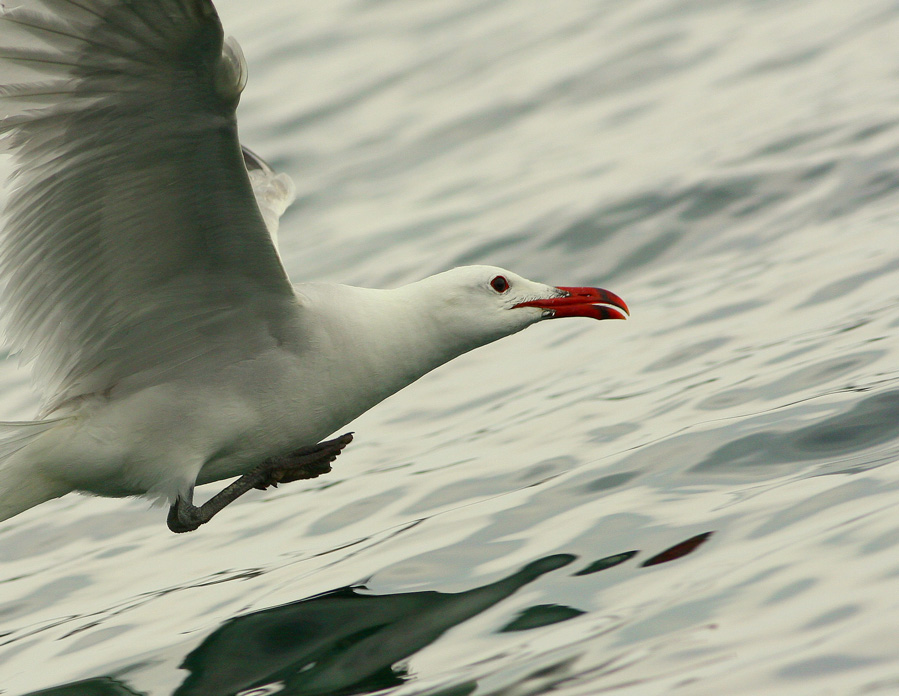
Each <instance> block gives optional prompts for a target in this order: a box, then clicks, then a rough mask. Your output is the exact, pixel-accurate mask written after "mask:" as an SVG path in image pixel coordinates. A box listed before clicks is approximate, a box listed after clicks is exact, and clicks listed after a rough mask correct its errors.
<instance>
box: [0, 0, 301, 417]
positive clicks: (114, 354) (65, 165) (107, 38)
mask: <svg viewBox="0 0 899 696" xmlns="http://www.w3.org/2000/svg"><path fill="white" fill-rule="evenodd" d="M19 4H20V5H22V7H19V8H17V9H13V10H0V75H2V76H3V77H2V78H0V82H2V84H0V117H2V121H0V151H3V150H6V151H7V152H10V153H12V154H13V156H14V162H15V171H14V174H13V177H12V179H11V190H10V194H9V199H8V202H7V206H6V211H5V213H6V215H5V224H4V228H3V233H2V238H0V282H2V290H0V302H2V312H3V314H4V319H5V329H6V334H7V339H8V341H9V342H10V343H12V345H13V347H14V348H15V349H17V350H19V351H20V352H21V355H22V357H23V358H24V359H25V360H26V361H30V362H32V364H33V370H34V374H35V378H36V380H37V382H38V384H39V385H40V386H41V387H42V388H43V389H44V390H45V411H50V410H53V409H54V408H56V407H58V406H59V405H60V404H62V403H65V402H67V401H69V400H70V399H74V398H77V397H79V396H82V395H85V394H89V393H94V392H102V391H106V390H109V389H111V388H113V387H116V386H117V385H120V384H121V383H123V382H128V381H129V380H131V381H132V382H134V381H135V380H137V381H139V380H141V379H143V380H144V381H147V380H149V381H151V382H152V380H154V379H155V380H158V379H160V378H161V375H162V374H164V373H166V372H167V371H171V370H173V369H177V366H181V365H184V364H187V363H190V362H192V361H193V362H194V363H195V364H196V361H197V360H198V359H199V358H205V359H206V363H210V360H211V362H213V363H214V362H215V360H214V357H215V356H219V357H221V359H235V358H237V359H239V358H240V356H241V355H242V354H243V353H248V354H252V353H253V351H258V350H261V349H264V347H265V346H266V345H269V344H275V343H278V342H280V341H281V340H282V338H283V336H281V333H283V332H284V331H287V330H289V328H288V327H289V326H292V316H293V314H292V307H293V302H294V295H293V291H292V289H291V287H290V283H289V281H288V279H287V276H286V274H285V273H284V270H283V268H282V266H281V263H280V260H279V258H278V255H277V251H276V249H275V246H274V243H273V240H272V236H270V234H269V232H268V230H267V229H266V220H263V215H262V213H261V212H260V209H259V206H258V205H257V202H256V199H255V198H254V191H253V187H252V185H251V182H250V177H249V175H248V172H247V169H246V167H245V164H244V159H243V155H242V153H241V148H240V145H239V142H238V137H237V126H236V119H235V109H236V106H237V102H238V99H239V96H240V92H241V90H242V89H243V86H244V84H245V83H246V67H245V61H244V59H243V56H242V54H241V52H240V49H239V47H238V46H237V45H236V43H233V42H231V41H230V40H229V41H228V42H227V43H226V42H224V41H223V34H222V29H221V25H220V23H219V20H218V17H217V15H216V14H215V10H214V8H213V7H212V4H211V3H210V2H209V1H208V0H21V1H20V2H19ZM48 13H52V14H48ZM272 176H274V175H273V174H272ZM269 179H271V177H269ZM288 181H289V180H288ZM257 188H258V186H257ZM282 199H283V200H286V196H282ZM282 199H279V201H278V202H279V203H280V201H281V200H282ZM288 202H289V201H288ZM275 208H276V209H277V205H276V206H275ZM282 210H283V208H280V209H277V213H278V214H280V212H281V211H282ZM269 217H271V215H270V212H269V211H266V218H269ZM276 221H277V216H275V222H276ZM269 224H271V223H270V222H269ZM238 337H239V340H237V339H238ZM229 339H230V340H229ZM210 364H211V363H210Z"/></svg>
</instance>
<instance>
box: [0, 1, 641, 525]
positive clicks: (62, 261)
mask: <svg viewBox="0 0 899 696" xmlns="http://www.w3.org/2000/svg"><path fill="white" fill-rule="evenodd" d="M10 5H14V6H13V7H9V6H10ZM246 75H247V72H246V63H245V61H244V58H243V55H242V53H241V51H240V48H239V46H238V45H237V43H235V42H234V41H233V40H231V39H227V40H224V37H223V33H222V27H221V24H220V22H219V19H218V16H217V14H216V11H215V9H214V7H213V5H212V3H211V2H210V0H7V3H6V5H5V6H3V7H2V9H0V118H2V121H0V152H6V153H8V154H11V155H12V161H13V163H14V174H13V177H12V179H11V184H10V187H9V195H8V202H7V205H6V209H5V219H4V227H3V232H2V238H0V280H2V290H0V313H2V315H3V318H4V321H5V331H6V339H7V342H8V343H9V344H10V345H11V346H12V347H13V348H14V349H15V350H16V351H19V352H20V354H21V356H22V358H23V359H24V361H26V362H28V363H30V364H31V366H32V370H33V374H34V378H35V381H36V383H37V385H38V387H39V388H40V389H41V391H42V394H43V401H42V407H41V410H40V413H39V414H38V420H35V421H28V422H17V423H3V424H0V520H2V519H7V518H9V517H12V516H13V515H16V514H18V513H20V512H22V511H24V510H27V509H29V508H31V507H33V506H35V505H38V504H40V503H42V502H44V501H47V500H50V499H52V498H56V497H59V496H62V495H65V494H67V493H69V492H72V491H80V492H82V493H89V494H94V495H101V496H112V497H122V496H147V497H150V498H153V499H157V500H161V501H164V502H166V503H168V504H169V505H170V510H169V515H168V526H169V528H170V529H171V530H172V531H175V532H185V531H191V530H194V529H196V528H197V527H199V526H200V525H201V524H203V523H205V522H207V521H209V519H210V518H211V517H212V516H213V515H214V514H216V513H217V512H219V511H220V510H221V509H222V508H224V507H225V506H226V505H227V504H228V503H229V502H231V501H232V500H234V499H235V498H237V497H238V496H239V495H241V494H242V493H244V492H246V491H247V490H249V489H250V488H265V487H266V486H271V485H276V484H277V483H278V482H287V481H294V480H297V479H303V478H312V477H315V476H318V475H320V474H323V473H326V472H328V471H330V463H331V462H332V461H333V460H334V459H335V457H336V456H337V455H338V454H339V452H340V451H341V450H342V449H343V448H344V447H345V446H346V445H347V443H349V441H350V440H351V435H350V434H347V435H344V436H341V437H338V438H336V439H333V440H330V441H326V442H322V441H321V440H322V439H323V438H325V437H327V436H328V435H329V434H331V433H333V432H334V431H335V430H337V429H339V428H341V427H343V426H344V425H345V424H347V423H349V422H350V421H351V420H353V419H354V418H356V416H358V415H360V414H361V413H363V412H364V411H366V410H368V409H369V408H371V407H372V406H374V405H375V404H377V403H378V402H379V401H381V400H383V399H384V398H386V397H388V396H390V395H391V394H393V393H394V392H396V391H398V390H399V389H402V388H403V387H405V386H406V385H408V384H410V383H411V382H414V381H415V380H416V379H418V378H419V377H421V376H422V375H424V374H425V373H427V372H429V371H430V370H433V369H434V368H435V367H438V366H439V365H442V364H443V363H445V362H447V361H448V360H452V359H453V358H455V357H456V356H458V355H461V354H462V353H465V352H466V351H469V350H472V349H473V348H477V347H478V346H482V345H485V344H487V343H490V342H491V341H495V340H496V339H498V338H502V337H503V336H508V335H509V334H513V333H515V332H516V331H520V330H521V329H524V328H525V327H527V326H529V325H531V324H533V323H535V322H538V321H540V320H542V319H550V318H554V317H556V318H557V317H592V318H594V319H623V318H624V314H625V313H627V311H628V310H627V306H626V305H625V303H624V301H622V300H621V299H620V298H619V297H618V296H617V295H615V294H613V293H611V292H608V291H606V290H601V289H598V288H570V287H551V286H548V285H543V284H541V283H536V282H532V281H530V280H526V279H524V278H522V277H520V276H518V275H515V274H514V273H511V272H509V271H505V270H502V269H500V268H493V267H488V266H470V267H464V268H456V269H453V270H451V271H447V272H445V273H440V274H438V275H435V276H432V277H430V278H425V279H424V280H421V281H418V282H416V283H412V284H410V285H406V286H404V287H400V288H395V289H389V290H373V289H367V288H356V287H349V286H346V285H334V284H326V283H301V284H298V285H291V283H290V281H289V279H288V277H287V274H286V273H285V271H284V267H283V266H282V264H281V260H280V257H279V255H278V251H277V248H276V228H277V224H278V217H279V215H280V214H281V213H282V212H283V211H284V209H285V208H286V207H287V205H289V203H290V202H291V200H292V198H293V187H292V185H291V183H290V180H289V179H288V178H287V177H286V176H284V175H276V174H275V173H274V172H272V171H271V169H270V168H269V167H268V166H267V165H266V164H265V163H264V162H262V160H260V159H259V158H257V157H255V156H254V155H253V154H252V153H250V152H249V151H245V150H244V151H242V149H241V146H240V142H239V140H238V136H237V123H236V119H235V109H236V107H237V103H238V100H239V97H240V93H241V90H242V89H243V87H244V85H245V83H246ZM235 476H237V477H240V478H238V479H237V480H236V481H235V482H234V483H232V484H231V485H230V486H228V487H227V488H225V489H224V490H222V491H221V492H220V493H218V494H217V495H215V496H214V497H213V498H211V499H210V500H209V501H208V502H207V503H205V504H203V505H200V506H197V505H194V504H193V491H194V486H196V485H199V484H204V483H209V482H212V481H219V480H222V479H227V478H233V477H235Z"/></svg>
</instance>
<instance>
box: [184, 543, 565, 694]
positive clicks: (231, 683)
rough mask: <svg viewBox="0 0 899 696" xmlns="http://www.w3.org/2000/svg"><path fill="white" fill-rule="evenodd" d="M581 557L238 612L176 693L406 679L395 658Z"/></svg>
mask: <svg viewBox="0 0 899 696" xmlns="http://www.w3.org/2000/svg"><path fill="white" fill-rule="evenodd" d="M574 559H575V557H574V556H571V555H567V554H561V555H555V556H548V557H546V558H542V559H540V560H538V561H534V562H533V563H529V564H528V565H526V566H525V567H524V568H522V569H521V570H519V571H518V572H517V573H515V574H514V575H511V576H509V577H507V578H504V579H502V580H498V581H497V582H494V583H491V584H489V585H484V586H483V587H478V588H475V589H473V590H468V591H467V592H459V593H453V594H450V593H444V592H408V593H403V594H393V595H381V596H376V595H366V594H361V593H360V591H359V589H357V588H352V587H346V588H343V589H339V590H335V591H333V592H328V593H326V594H323V595H319V596H318V597H312V598H311V599H306V600H302V601H299V602H293V603H291V604H285V605H284V606H280V607H275V608H273V609H267V610H265V611H259V612H256V613H253V614H248V615H246V616H240V617H237V618H235V619H232V620H230V621H228V622H226V623H225V624H224V625H222V627H221V628H219V629H218V630H216V631H215V632H214V633H212V634H211V635H210V636H209V637H208V638H206V640H204V641H203V643H202V644H201V645H200V646H199V647H198V648H197V649H196V650H194V651H193V652H192V653H190V654H189V655H188V656H187V658H186V659H185V661H184V664H183V665H182V667H184V668H185V669H187V670H189V671H190V676H189V677H188V678H187V679H186V680H185V681H184V683H183V684H182V685H181V686H180V687H179V688H178V689H177V690H176V691H175V695H176V696H226V695H228V694H235V693H237V692H239V691H243V690H245V689H248V688H252V687H259V686H263V685H265V684H271V683H273V682H280V683H282V684H283V685H284V688H283V690H282V691H280V692H279V693H282V694H290V695H291V696H300V695H301V694H304V695H305V694H329V695H336V694H357V693H367V692H370V691H377V690H379V689H385V688H388V687H391V686H397V685H399V684H401V683H402V682H403V679H404V676H405V675H404V674H403V672H402V671H401V670H399V669H396V668H394V665H395V664H396V663H397V662H399V661H401V660H403V659H404V658H407V657H409V656H410V655H413V654H414V653H416V652H418V651H419V650H421V649H422V648H424V647H425V646H427V645H429V644H430V643H432V642H434V641H435V640H436V639H437V638H439V637H440V636H441V635H442V634H443V633H445V632H446V631H447V630H449V629H450V628H452V627H453V626H456V625H457V624H460V623H462V622H463V621H466V620H468V619H470V618H471V617H473V616H475V615H477V614H480V613H481V612H483V611H485V610H486V609H489V608H490V607H492V606H493V605H495V604H497V603H498V602H500V601H502V600H503V599H505V598H507V597H508V596H510V595H511V594H513V593H514V592H516V591H517V590H518V589H520V588H521V587H523V586H524V585H527V584H528V583H530V582H533V581H534V580H536V579H537V578H538V577H540V576H541V575H543V574H544V573H548V572H550V571H552V570H556V569H557V568H561V567H562V566H565V565H568V564H569V563H571V562H572V561H573V560H574Z"/></svg>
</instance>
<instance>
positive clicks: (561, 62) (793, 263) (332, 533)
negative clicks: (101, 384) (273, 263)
mask: <svg viewBox="0 0 899 696" xmlns="http://www.w3.org/2000/svg"><path fill="white" fill-rule="evenodd" d="M218 5H219V10H220V13H221V15H222V17H223V20H224V21H225V24H226V28H227V29H228V31H229V32H231V33H233V34H234V35H235V36H237V37H238V38H239V39H240V40H241V42H242V44H243V47H244V50H245V52H246V54H247V57H248V60H249V62H250V66H251V80H250V85H249V87H248V89H247V92H246V93H245V96H244V100H243V103H242V106H241V112H240V115H241V127H242V137H243V140H244V142H245V143H247V144H248V145H250V146H251V147H253V148H254V149H255V150H257V151H258V152H259V153H260V154H262V155H263V156H265V157H266V158H268V159H269V160H270V161H271V162H272V163H273V164H274V165H276V166H277V167H278V168H280V169H283V170H285V171H287V172H289V173H290V174H291V175H292V176H293V178H294V179H295V181H296V183H297V187H298V190H299V199H298V201H297V204H296V205H295V206H294V207H293V208H292V209H291V210H290V211H289V212H288V214H287V216H286V218H285V220H284V223H283V226H282V233H281V244H282V247H283V249H284V253H285V257H286V263H287V265H288V268H289V270H290V272H291V275H292V276H293V277H294V278H297V279H300V278H306V279H327V280H335V281H342V282H349V283H356V284H363V285H373V286H381V285H395V284H399V283H403V282H407V281H411V280H414V279H417V278H419V277H422V276H424V275H427V274H430V273H432V272H435V271H438V270H442V269H445V268H448V267H451V266H455V265H459V264H463V263H492V264H497V265H502V266H506V267H509V268H512V269H513V270H515V271H517V272H520V273H522V274H523V275H526V276H529V277H531V278H534V279H539V280H542V281H545V282H551V283H556V284H567V285H581V284H598V285H603V286H605V287H609V288H610V289H612V290H614V291H616V292H618V293H619V294H621V295H622V296H623V297H625V298H626V299H627V301H628V303H629V304H630V306H631V308H632V310H633V317H632V319H631V320H630V321H628V322H604V323H602V324H597V323H596V322H590V321H587V320H570V321H566V322H558V323H557V322H550V323H547V324H542V325H540V326H538V327H534V328H532V329H529V330H528V331H526V332H524V333H522V334H519V335H517V336H514V337H512V338H509V339H506V340H504V341H501V342H499V343H498V344H494V345H492V346H489V347H487V348H485V349H482V350H480V351H477V352H475V353H473V354H470V355H467V356H464V357H463V358H461V359H459V360H457V361H455V362H453V363H452V364H450V365H448V366H445V367H443V368H441V369H440V370H438V371H436V372H434V373H432V374H431V375H429V376H427V377H426V378H424V379H423V380H421V381H420V382H419V383H417V384H415V385H413V386H412V387H411V388H409V389H407V390H405V391H404V392H402V393H400V394H399V395H397V396H395V397H393V398H391V399H389V400H388V401H387V402H385V403H384V404H382V405H381V406H379V407H378V408H376V409H374V410H373V411H372V412H370V413H369V414H367V415H365V416H364V417H363V418H361V419H359V420H358V421H357V422H356V423H354V424H353V425H352V427H351V429H353V430H355V432H356V433H357V439H356V442H355V443H354V444H353V445H352V447H350V448H349V449H348V451H347V452H346V453H344V454H343V455H342V456H341V458H340V460H338V462H337V465H336V466H335V470H334V472H333V473H332V474H330V475H329V476H327V477H324V478H321V479H316V480H315V481H311V482H308V483H300V484H294V485H292V486H287V487H282V488H280V489H278V490H277V491H271V492H267V493H258V494H255V495H250V496H247V497H246V499H242V500H240V501H239V502H238V503H237V504H235V505H234V506H232V507H231V508H229V509H228V510H227V511H225V512H224V513H222V515H221V516H219V517H217V518H216V519H215V520H214V522H213V523H212V524H210V525H209V526H208V527H206V528H203V529H201V530H200V531H198V532H196V533H193V534H190V535H185V536H174V535H172V534H170V533H169V532H168V531H167V530H166V529H165V525H164V516H165V514H164V511H163V510H161V509H148V508H147V505H146V504H145V503H144V502H142V501H138V500H126V501H116V500H102V499H87V498H80V497H75V496H70V497H67V498H64V499H62V500H58V501H54V502H52V503H49V504H46V505H43V506H41V507H39V508H37V509H34V510H31V511H29V512H28V513H26V514H24V515H22V516H20V517H17V518H15V519H13V520H10V521H9V522H6V523H4V524H3V525H2V527H0V685H2V686H0V689H2V690H3V693H6V694H11V695H21V694H26V693H31V692H34V691H35V690H38V689H49V691H42V692H41V693H45V694H54V695H56V696H61V695H63V694H65V695H66V696H71V695H78V696H107V695H113V694H115V695H122V694H147V695H150V694H152V695H166V696H167V695H169V694H177V696H188V695H190V696H201V695H202V696H226V695H229V694H237V693H244V694H248V693H252V694H268V693H283V694H291V695H297V696H298V695H300V694H346V695H349V694H357V693H372V692H377V691H382V690H383V692H384V693H387V692H389V693H391V694H397V695H398V696H400V695H402V696H406V695H409V696H411V695H412V694H422V695H424V694H428V695H431V696H436V695H438V694H439V695H441V696H463V695H467V694H508V695H510V696H511V695H512V694H515V695H516V696H517V695H519V694H540V693H547V692H553V693H558V694H564V695H565V696H573V695H575V694H595V693H599V692H605V691H614V692H616V693H622V694H663V693H664V694H668V693H683V694H691V695H692V694H722V693H727V694H747V695H749V694H753V695H755V694H766V695H767V694H791V695H792V694H821V693H839V694H858V693H866V694H871V693H886V694H892V693H896V691H897V690H899V640H897V628H896V626H897V624H899V605H897V600H896V596H897V587H899V519H897V515H896V506H897V503H899V462H897V460H899V368H897V358H899V339H897V334H899V233H897V222H899V215H897V213H899V67H897V66H899V41H897V40H896V37H897V36H899V8H897V6H896V4H895V3H894V2H892V0H868V1H867V2H864V3H858V2H853V1H851V0H830V1H828V0H804V1H802V0H797V1H785V2H765V1H763V0H742V1H738V0H731V1H727V0H718V1H712V0H637V1H635V2H627V3H620V2H611V1H606V2H595V1H593V2H587V1H585V0H555V1H554V2H553V3H546V2H538V1H537V0H514V2H513V1H512V0H507V1H505V2H503V1H499V2H484V1H483V0H445V1H444V2H440V3H410V2H398V1H391V0H364V1H363V0H354V1H350V0H329V2H327V3H326V2H296V0H256V1H255V2H253V3H243V2H240V1H239V0H219V2H218ZM0 369H2V373H0V383H2V389H3V396H4V399H3V412H2V414H0V415H2V416H3V417H5V418H28V417H30V416H31V415H32V409H33V407H34V404H35V398H34V396H33V395H32V394H31V393H30V392H29V390H28V387H27V375H25V374H24V373H22V372H20V371H19V370H18V369H17V367H16V364H15V361H6V363H4V364H2V365H0ZM208 488H209V493H212V491H213V490H214V487H208Z"/></svg>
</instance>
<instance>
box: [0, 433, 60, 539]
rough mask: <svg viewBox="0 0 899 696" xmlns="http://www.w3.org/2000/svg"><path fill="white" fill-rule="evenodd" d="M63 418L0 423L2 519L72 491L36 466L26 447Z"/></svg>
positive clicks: (0, 511) (0, 502) (0, 514)
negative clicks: (43, 473)
mask: <svg viewBox="0 0 899 696" xmlns="http://www.w3.org/2000/svg"><path fill="white" fill-rule="evenodd" d="M59 422H60V419H51V420H42V421H21V422H13V423H10V422H0V521H2V520H6V519H9V518H10V517H13V516H14V515H18V514H19V513H20V512H25V510H27V509H29V508H32V507H34V506H35V505H40V504H41V503H43V502H46V501H48V500H52V499H53V498H58V497H59V496H61V495H64V494H65V493H67V492H68V491H69V488H68V487H66V486H65V485H63V484H62V483H60V482H55V481H53V480H52V479H48V478H47V477H46V476H43V475H41V474H40V472H39V471H38V470H37V469H36V467H34V466H33V463H32V462H31V458H30V457H28V456H27V455H28V450H27V449H26V448H27V447H28V445H29V444H31V443H32V442H33V441H34V440H35V439H37V438H38V437H40V436H41V435H43V434H44V433H45V432H47V431H48V430H50V429H51V428H53V426H55V425H56V424H57V423H59Z"/></svg>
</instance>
